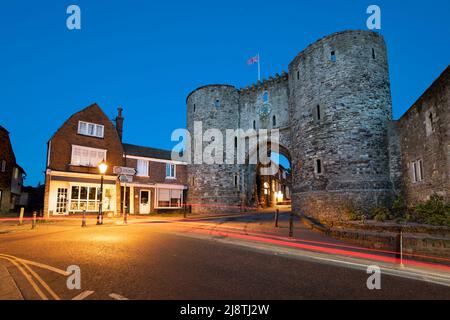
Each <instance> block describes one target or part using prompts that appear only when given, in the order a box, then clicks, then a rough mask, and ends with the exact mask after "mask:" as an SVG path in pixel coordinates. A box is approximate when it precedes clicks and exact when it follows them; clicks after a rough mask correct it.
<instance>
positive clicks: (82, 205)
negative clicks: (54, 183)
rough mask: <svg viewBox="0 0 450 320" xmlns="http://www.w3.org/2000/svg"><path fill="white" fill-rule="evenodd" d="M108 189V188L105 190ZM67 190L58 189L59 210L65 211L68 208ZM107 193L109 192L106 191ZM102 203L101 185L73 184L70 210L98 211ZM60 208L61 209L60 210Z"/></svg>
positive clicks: (60, 211)
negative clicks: (66, 200) (66, 202)
mask: <svg viewBox="0 0 450 320" xmlns="http://www.w3.org/2000/svg"><path fill="white" fill-rule="evenodd" d="M104 191H106V189H105V190H104ZM66 192H67V191H66V190H64V189H58V202H59V203H57V212H59V213H63V212H64V211H65V210H66V208H65V206H66V204H65V198H66V197H67V194H66ZM105 193H107V192H105ZM99 203H100V187H87V186H72V188H71V193H70V204H69V211H84V210H86V211H90V212H97V211H98V207H99ZM58 210H59V211H58Z"/></svg>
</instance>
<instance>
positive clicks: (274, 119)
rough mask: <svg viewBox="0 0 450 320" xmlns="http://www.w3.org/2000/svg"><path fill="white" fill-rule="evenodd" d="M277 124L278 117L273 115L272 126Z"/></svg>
mask: <svg viewBox="0 0 450 320" xmlns="http://www.w3.org/2000/svg"><path fill="white" fill-rule="evenodd" d="M276 125H277V117H276V116H273V117H272V126H273V127H275V126H276Z"/></svg>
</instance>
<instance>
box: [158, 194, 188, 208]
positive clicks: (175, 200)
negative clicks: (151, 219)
mask: <svg viewBox="0 0 450 320" xmlns="http://www.w3.org/2000/svg"><path fill="white" fill-rule="evenodd" d="M157 204H158V208H159V209H176V208H181V207H182V206H183V190H178V189H157Z"/></svg>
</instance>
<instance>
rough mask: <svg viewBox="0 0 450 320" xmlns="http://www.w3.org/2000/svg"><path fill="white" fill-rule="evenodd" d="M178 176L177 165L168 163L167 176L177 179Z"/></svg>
mask: <svg viewBox="0 0 450 320" xmlns="http://www.w3.org/2000/svg"><path fill="white" fill-rule="evenodd" d="M176 177H177V166H176V165H174V164H171V163H166V178H170V179H175V178H176Z"/></svg>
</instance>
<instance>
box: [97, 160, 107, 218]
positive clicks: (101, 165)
mask: <svg viewBox="0 0 450 320" xmlns="http://www.w3.org/2000/svg"><path fill="white" fill-rule="evenodd" d="M98 170H99V171H100V174H101V178H100V203H99V205H98V216H97V225H102V224H103V211H102V209H103V175H104V174H105V173H106V170H108V165H107V164H106V162H105V161H104V160H103V161H102V162H100V163H99V164H98Z"/></svg>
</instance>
